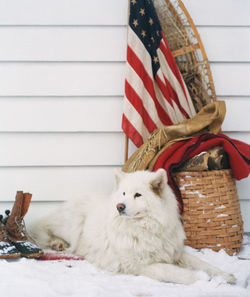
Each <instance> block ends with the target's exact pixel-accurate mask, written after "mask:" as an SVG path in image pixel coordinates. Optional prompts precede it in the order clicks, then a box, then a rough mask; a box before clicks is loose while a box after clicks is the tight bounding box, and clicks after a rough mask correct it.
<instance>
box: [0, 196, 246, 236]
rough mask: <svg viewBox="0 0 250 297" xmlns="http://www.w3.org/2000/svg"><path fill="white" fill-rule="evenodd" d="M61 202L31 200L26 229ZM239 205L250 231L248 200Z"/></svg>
mask: <svg viewBox="0 0 250 297" xmlns="http://www.w3.org/2000/svg"><path fill="white" fill-rule="evenodd" d="M61 204H62V203H61V202H38V203H37V202H31V205H30V208H29V211H28V213H27V215H26V216H25V222H26V226H27V230H29V228H30V226H31V225H32V223H34V221H36V220H38V219H40V218H42V217H44V216H46V215H48V214H49V213H50V212H51V211H53V210H54V209H56V208H57V207H58V206H59V205H61ZM12 205H13V203H12V202H4V203H2V202H0V209H1V210H2V211H4V210H5V209H11V208H12ZM240 205H241V211H242V217H243V221H244V232H250V217H249V212H250V201H240ZM69 211H70V210H69Z"/></svg>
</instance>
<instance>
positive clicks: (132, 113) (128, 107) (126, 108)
mask: <svg viewBox="0 0 250 297" xmlns="http://www.w3.org/2000/svg"><path fill="white" fill-rule="evenodd" d="M123 113H124V115H125V116H126V118H127V119H128V121H129V122H130V123H131V124H132V125H133V126H134V127H135V129H136V130H137V132H138V133H139V134H140V135H141V136H142V138H143V141H144V142H145V141H146V140H147V139H148V137H149V135H150V133H149V132H148V130H147V128H146V127H145V125H144V123H143V120H142V117H141V115H140V114H139V113H138V112H137V110H136V109H135V108H134V106H133V105H132V104H131V103H130V101H129V100H128V99H127V98H126V96H125V99H124V104H123Z"/></svg>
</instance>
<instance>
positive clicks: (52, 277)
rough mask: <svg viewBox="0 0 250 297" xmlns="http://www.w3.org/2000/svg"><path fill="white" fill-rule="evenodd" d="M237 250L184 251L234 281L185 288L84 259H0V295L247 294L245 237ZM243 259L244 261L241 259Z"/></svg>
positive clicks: (249, 246)
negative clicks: (107, 268)
mask: <svg viewBox="0 0 250 297" xmlns="http://www.w3.org/2000/svg"><path fill="white" fill-rule="evenodd" d="M243 243H244V245H243V248H242V251H241V252H240V254H238V255H237V256H233V257H230V256H228V255H227V254H226V253H225V252H224V251H223V250H222V251H220V252H219V253H216V252H213V251H212V250H209V249H203V250H201V251H197V250H195V249H192V248H190V247H186V249H187V251H188V252H190V253H192V254H194V255H197V256H198V257H199V258H201V259H203V260H205V261H207V262H209V263H210V264H213V265H214V266H217V267H219V268H220V269H222V270H224V271H226V272H229V273H233V274H234V275H235V276H236V278H237V283H236V284H235V285H229V284H226V283H223V281H222V280H221V279H220V278H214V279H212V280H211V281H209V282H206V281H198V282H196V283H194V284H193V285H189V286H185V285H178V284H172V283H162V282H158V281H155V280H151V279H149V278H146V277H142V276H133V275H118V274H112V273H109V272H106V271H101V270H99V269H97V268H96V267H95V266H93V265H91V264H90V263H88V262H87V261H73V260H63V261H37V260H34V259H25V258H21V259H18V260H8V261H7V260H0V296H4V297H16V296H18V297H34V296H35V297H62V296H72V297H97V296H98V297H163V296H164V297H249V296H250V237H247V236H245V237H244V242H243ZM246 259H247V260H246Z"/></svg>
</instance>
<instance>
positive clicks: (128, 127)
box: [122, 114, 143, 147]
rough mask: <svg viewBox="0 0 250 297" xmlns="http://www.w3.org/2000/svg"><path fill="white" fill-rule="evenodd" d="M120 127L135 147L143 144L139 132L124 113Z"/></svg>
mask: <svg viewBox="0 0 250 297" xmlns="http://www.w3.org/2000/svg"><path fill="white" fill-rule="evenodd" d="M122 129H123V131H124V132H125V134H126V135H127V136H128V137H129V138H130V139H131V140H132V141H133V143H134V144H135V145H136V146H137V147H139V146H141V145H142V144H143V138H142V136H141V134H140V133H139V132H138V131H137V130H136V129H135V127H134V126H133V125H132V124H131V122H130V120H128V119H127V117H126V116H125V114H123V116H122Z"/></svg>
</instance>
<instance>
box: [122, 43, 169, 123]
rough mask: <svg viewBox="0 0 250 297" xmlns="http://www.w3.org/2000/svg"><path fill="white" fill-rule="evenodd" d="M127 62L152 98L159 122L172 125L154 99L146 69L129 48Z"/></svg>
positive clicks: (152, 87) (151, 84)
mask: <svg viewBox="0 0 250 297" xmlns="http://www.w3.org/2000/svg"><path fill="white" fill-rule="evenodd" d="M127 61H128V63H129V64H130V66H131V67H132V68H133V69H134V70H135V72H136V73H137V75H138V76H139V77H140V78H141V80H142V82H143V85H144V87H145V89H146V90H147V91H148V93H149V94H150V96H151V97H152V99H153V101H154V103H155V107H156V110H157V113H158V116H159V118H160V120H161V122H162V123H163V124H164V125H172V124H173V123H172V121H171V119H170V117H169V115H168V114H167V113H166V111H165V110H164V109H163V108H162V106H161V105H160V103H159V102H158V100H157V98H156V94H155V90H154V84H153V81H152V79H151V77H150V76H149V74H148V73H147V71H146V69H145V68H144V66H143V63H142V62H141V60H140V59H139V58H138V57H137V55H136V54H135V53H134V51H133V50H132V49H131V47H130V46H128V47H127Z"/></svg>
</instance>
